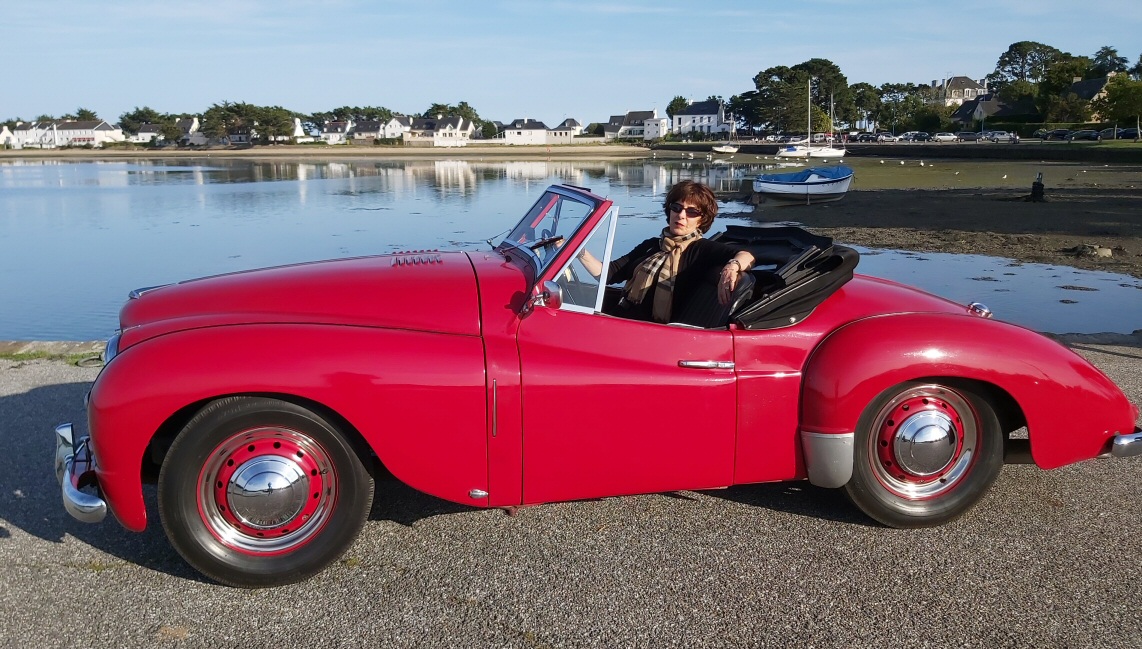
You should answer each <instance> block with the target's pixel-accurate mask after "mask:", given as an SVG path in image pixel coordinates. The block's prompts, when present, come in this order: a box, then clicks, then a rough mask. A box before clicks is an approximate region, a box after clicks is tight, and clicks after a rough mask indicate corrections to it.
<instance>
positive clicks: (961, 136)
mask: <svg viewBox="0 0 1142 649" xmlns="http://www.w3.org/2000/svg"><path fill="white" fill-rule="evenodd" d="M980 135H981V134H980V133H977V132H976V131H960V132H959V133H956V139H957V140H959V141H960V142H975V141H977V140H979V139H980Z"/></svg>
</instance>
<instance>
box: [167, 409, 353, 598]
mask: <svg viewBox="0 0 1142 649" xmlns="http://www.w3.org/2000/svg"><path fill="white" fill-rule="evenodd" d="M372 500H373V481H372V478H371V477H370V475H369V473H368V472H367V471H366V470H365V467H364V466H363V465H362V463H361V461H360V459H359V458H358V456H357V454H356V453H355V452H354V449H353V447H352V446H351V445H350V444H349V442H348V441H347V439H346V438H345V436H344V435H343V434H342V433H341V431H339V430H338V428H337V427H336V426H335V425H333V424H332V423H331V422H330V421H328V420H327V419H325V418H324V417H321V416H320V415H318V414H317V413H315V412H313V411H311V410H309V409H307V408H303V407H301V406H298V405H296V404H292V403H288V402H285V401H281V400H277V399H268V398H262V397H230V398H226V399H221V400H218V401H215V402H213V403H211V404H209V405H207V406H206V407H205V408H203V410H202V411H201V412H199V413H198V414H197V415H196V416H195V417H194V418H193V419H192V420H191V421H190V422H189V423H188V424H187V425H186V426H185V427H184V428H183V430H182V432H181V433H179V435H178V437H177V438H176V439H175V441H174V443H173V444H172V445H171V447H170V451H169V452H168V454H167V456H166V459H165V460H164V462H163V466H162V470H161V471H160V473H159V490H158V501H159V516H160V518H161V519H162V524H163V528H164V529H165V530H166V533H167V536H168V537H169V539H170V542H171V544H172V545H173V546H174V547H175V549H176V550H178V552H179V554H181V555H182V557H183V558H184V559H186V561H187V563H189V564H190V565H191V566H193V567H194V568H195V569H197V570H198V571H199V572H201V573H202V574H204V575H206V576H207V577H209V578H211V579H213V580H215V581H218V582H220V583H223V584H228V585H231V586H238V587H243V588H262V587H268V586H280V585H283V584H289V583H293V582H297V581H301V580H303V579H305V578H307V577H309V576H311V575H313V574H315V573H317V572H319V571H320V570H322V569H324V568H325V567H326V566H328V565H329V564H330V563H332V562H333V561H335V560H336V559H337V558H338V557H340V556H341V554H342V553H344V552H345V550H347V549H348V548H349V546H350V545H352V543H353V541H354V540H355V539H356V537H357V534H358V533H359V532H360V530H361V527H362V526H363V525H364V521H365V519H366V517H367V516H368V513H369V508H370V506H371V505H372Z"/></svg>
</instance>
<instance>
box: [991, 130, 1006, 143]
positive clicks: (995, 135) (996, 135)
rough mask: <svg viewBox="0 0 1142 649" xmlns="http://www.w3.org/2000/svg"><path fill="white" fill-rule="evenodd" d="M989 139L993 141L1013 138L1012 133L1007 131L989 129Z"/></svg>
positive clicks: (1004, 140)
mask: <svg viewBox="0 0 1142 649" xmlns="http://www.w3.org/2000/svg"><path fill="white" fill-rule="evenodd" d="M987 139H988V140H990V141H992V142H1006V141H1008V140H1010V139H1011V134H1010V133H1008V132H1007V131H988V132H987Z"/></svg>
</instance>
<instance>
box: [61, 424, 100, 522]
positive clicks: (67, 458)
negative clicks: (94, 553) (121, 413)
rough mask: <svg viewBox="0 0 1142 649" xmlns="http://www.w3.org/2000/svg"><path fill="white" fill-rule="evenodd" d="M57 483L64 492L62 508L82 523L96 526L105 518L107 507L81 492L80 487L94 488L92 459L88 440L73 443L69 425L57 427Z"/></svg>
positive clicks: (93, 458) (73, 437)
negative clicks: (95, 524) (92, 486)
mask: <svg viewBox="0 0 1142 649" xmlns="http://www.w3.org/2000/svg"><path fill="white" fill-rule="evenodd" d="M55 468H56V480H59V483H60V487H61V488H62V490H63V508H64V509H66V510H67V513H69V514H71V515H72V517H73V518H75V519H76V520H78V521H82V522H84V523H98V522H100V521H102V520H103V518H104V517H105V516H107V503H106V502H104V500H103V499H102V498H100V497H99V496H95V495H92V494H89V493H87V492H86V491H82V490H80V486H81V485H94V484H96V482H95V456H94V455H92V454H91V448H90V446H89V445H88V438H87V437H81V438H80V439H79V440H78V441H77V440H76V439H75V431H74V430H72V426H71V424H60V425H59V426H56V458H55Z"/></svg>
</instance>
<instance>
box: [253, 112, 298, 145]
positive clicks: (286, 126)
mask: <svg viewBox="0 0 1142 649" xmlns="http://www.w3.org/2000/svg"><path fill="white" fill-rule="evenodd" d="M293 117H294V115H293V113H292V112H290V111H288V110H286V109H284V108H282V107H281V106H260V107H256V108H255V110H254V118H255V119H254V126H256V128H257V132H258V136H259V137H261V138H262V139H263V141H265V142H276V141H277V138H280V137H284V136H289V135H292V134H293Z"/></svg>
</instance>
